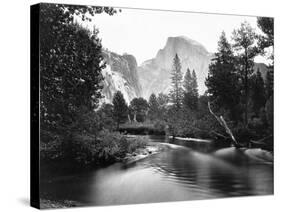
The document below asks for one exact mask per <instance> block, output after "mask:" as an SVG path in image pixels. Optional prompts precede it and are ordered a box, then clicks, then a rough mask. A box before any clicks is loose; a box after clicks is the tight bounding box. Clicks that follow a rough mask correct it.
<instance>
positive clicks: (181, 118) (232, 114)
mask: <svg viewBox="0 0 281 212" xmlns="http://www.w3.org/2000/svg"><path fill="white" fill-rule="evenodd" d="M31 18H33V20H31V30H34V31H33V32H31V33H34V37H31V38H35V40H33V41H32V40H31V42H36V41H38V43H37V44H36V45H37V46H38V51H36V48H35V49H33V50H32V49H31V60H33V61H35V64H36V61H37V62H38V66H37V67H36V66H33V67H31V69H32V70H31V86H32V87H31V100H32V98H33V100H34V99H35V101H36V103H35V104H36V105H34V106H33V109H34V111H38V114H36V113H35V112H34V113H32V114H31V119H32V120H31V122H33V121H36V120H37V119H38V120H39V123H38V127H34V128H33V129H31V130H34V131H33V132H35V131H36V130H37V133H38V138H39V140H38V139H33V140H32V142H33V143H32V145H35V146H33V147H34V148H31V151H33V152H32V153H31V154H35V155H38V156H39V157H38V158H36V156H34V157H33V158H32V160H31V163H33V164H34V163H35V164H37V168H38V173H35V172H33V173H34V175H33V177H34V178H33V179H35V178H36V177H37V179H38V180H37V182H38V186H39V188H38V193H36V192H35V193H33V195H36V197H35V196H33V203H31V204H32V205H33V206H35V207H39V208H44V209H45V208H68V207H81V206H109V205H127V204H143V203H162V202H175V201H189V200H206V199H217V198H229V197H245V196H265V195H273V194H274V175H273V166H274V160H273V158H274V157H273V156H274V142H273V141H274V118H273V116H274V106H273V105H274V96H273V94H274V18H273V17H263V16H245V15H234V14H231V15H228V14H215V13H202V12H185V11H173V10H156V9H136V8H126V7H111V6H110V7H108V6H91V5H71V4H55V3H40V4H37V5H33V6H31ZM36 32H38V34H36ZM31 65H32V62H31ZM32 95H34V96H33V97H32ZM36 95H37V96H36ZM37 97H38V98H37ZM33 123H35V122H33ZM33 123H31V126H35V124H34V125H33ZM36 135H37V134H36ZM36 135H34V136H35V137H36ZM35 137H34V138H35ZM34 142H35V143H34ZM36 144H37V145H38V148H36ZM37 160H38V161H37ZM35 166H36V165H35ZM32 167H33V166H32V165H31V168H32ZM36 170H37V169H36ZM32 171H33V170H31V172H32ZM31 186H32V185H31ZM31 199H32V197H31ZM31 202H32V200H31Z"/></svg>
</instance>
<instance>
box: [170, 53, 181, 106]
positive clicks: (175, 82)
mask: <svg viewBox="0 0 281 212" xmlns="http://www.w3.org/2000/svg"><path fill="white" fill-rule="evenodd" d="M171 84H172V89H171V90H170V99H171V102H172V103H173V104H175V105H176V107H177V108H178V109H179V108H180V107H181V102H182V98H183V89H182V72H181V62H180V58H179V57H178V54H176V55H175V57H174V59H173V67H172V71H171Z"/></svg>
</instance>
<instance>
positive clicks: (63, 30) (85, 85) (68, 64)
mask: <svg viewBox="0 0 281 212" xmlns="http://www.w3.org/2000/svg"><path fill="white" fill-rule="evenodd" d="M102 12H106V13H108V14H109V15H112V14H114V13H116V11H115V10H114V9H113V8H108V7H88V6H75V5H63V4H59V5H58V4H41V5H40V14H41V15H40V20H39V21H40V32H39V33H40V36H39V37H40V84H41V86H40V113H41V121H42V124H43V125H44V126H45V127H53V128H57V127H58V125H68V124H71V123H72V121H73V120H75V119H76V115H75V113H76V111H77V110H79V107H81V106H83V107H87V108H88V109H89V110H91V109H92V108H95V107H96V105H97V101H98V99H99V98H100V96H101V94H100V91H101V86H100V84H99V83H100V81H101V80H102V77H101V74H100V72H101V70H102V68H104V63H103V62H102V61H103V57H102V54H101V48H102V46H101V43H100V40H99V38H98V37H97V34H98V32H97V30H93V31H89V30H86V29H84V28H82V27H80V26H79V25H78V24H74V17H75V16H77V17H81V18H82V20H85V19H87V20H91V18H90V17H88V18H86V13H88V14H90V15H92V16H93V15H94V14H99V13H102Z"/></svg>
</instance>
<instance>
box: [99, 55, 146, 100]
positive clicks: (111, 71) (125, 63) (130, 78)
mask: <svg viewBox="0 0 281 212" xmlns="http://www.w3.org/2000/svg"><path fill="white" fill-rule="evenodd" d="M104 58H105V61H106V63H107V65H106V68H105V69H103V71H102V75H103V77H104V81H103V90H102V94H103V96H104V98H103V102H106V103H111V102H112V99H113V96H114V93H115V92H116V91H118V90H119V91H121V92H122V94H123V95H124V98H125V100H126V102H127V103H129V102H130V101H131V100H132V99H133V98H135V97H139V96H141V86H140V83H139V79H138V72H137V61H136V59H135V57H134V56H132V55H128V54H124V55H118V54H116V53H113V52H110V51H104Z"/></svg>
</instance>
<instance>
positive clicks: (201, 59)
mask: <svg viewBox="0 0 281 212" xmlns="http://www.w3.org/2000/svg"><path fill="white" fill-rule="evenodd" d="M176 54H178V56H179V58H180V60H181V65H182V72H183V74H185V72H186V70H187V68H189V69H190V70H193V69H194V70H195V72H196V74H197V81H198V88H199V93H200V94H203V93H204V91H205V90H206V86H205V78H206V77H207V75H208V66H209V64H210V62H211V58H212V54H211V53H209V52H208V51H207V50H206V49H205V47H204V46H203V45H201V44H200V43H198V42H196V41H194V40H192V39H189V38H187V37H184V36H179V37H169V38H168V39H167V42H166V45H165V46H164V48H163V49H160V50H159V51H158V53H157V55H156V57H155V58H153V59H150V60H147V61H145V62H144V63H142V64H141V65H140V66H139V68H138V73H139V78H140V84H141V85H142V95H143V97H145V98H148V97H149V96H150V95H151V94H152V93H155V94H158V93H160V92H163V93H168V91H169V88H170V76H171V75H170V74H171V68H172V63H173V58H174V57H175V55H176Z"/></svg>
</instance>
